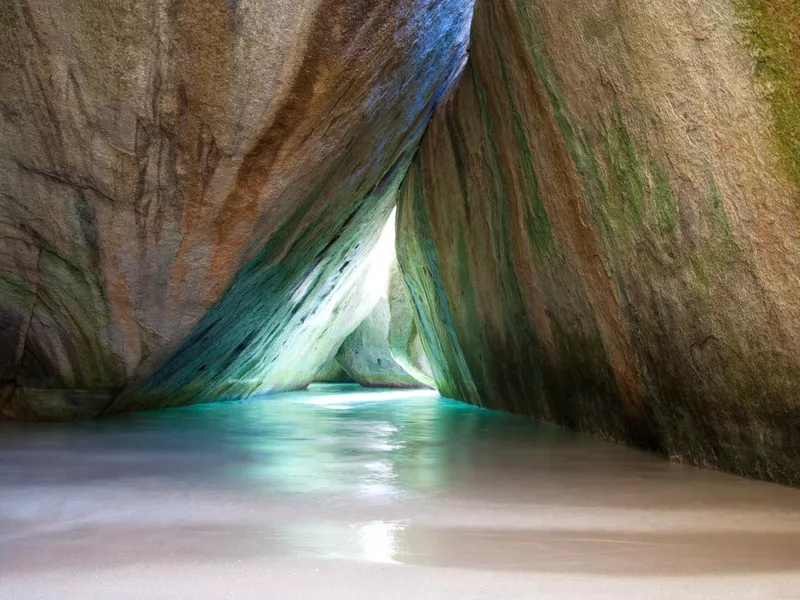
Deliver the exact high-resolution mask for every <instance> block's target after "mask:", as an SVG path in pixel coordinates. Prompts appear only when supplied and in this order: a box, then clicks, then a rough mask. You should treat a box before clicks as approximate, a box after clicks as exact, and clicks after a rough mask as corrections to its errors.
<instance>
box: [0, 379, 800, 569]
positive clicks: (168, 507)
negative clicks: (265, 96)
mask: <svg viewBox="0 0 800 600" xmlns="http://www.w3.org/2000/svg"><path fill="white" fill-rule="evenodd" d="M0 480H1V481H2V484H3V485H2V487H0V575H2V572H3V569H14V570H16V571H19V570H23V571H24V570H34V571H35V570H47V569H52V568H56V567H59V566H60V567H68V566H70V565H71V564H72V562H71V561H73V560H75V556H78V555H80V556H81V557H82V560H88V561H92V562H93V564H94V563H97V564H104V565H117V564H127V562H126V561H131V560H143V561H144V560H148V561H152V560H175V559H176V558H175V557H178V558H179V559H181V560H209V559H210V558H211V557H213V558H214V560H233V559H235V560H249V559H252V558H253V557H260V558H262V559H264V558H270V557H271V558H278V557H297V558H298V559H302V560H305V559H308V558H312V559H320V558H322V559H342V560H347V561H359V562H366V563H376V564H377V563H382V564H394V565H397V564H403V565H429V566H441V567H448V568H450V567H460V568H469V569H485V570H492V571H502V570H522V571H529V572H534V571H541V572H550V573H555V572H564V573H569V572H578V573H590V574H602V573H618V574H625V575H637V576H638V575H651V574H655V573H668V574H689V575H692V574H698V573H717V572H730V573H733V572H736V571H737V570H740V569H743V568H750V569H755V570H757V571H759V572H765V573H766V572H779V571H780V572H788V571H797V570H800V493H798V491H796V490H791V489H788V488H782V487H779V486H774V485H768V484H764V483H760V482H754V481H747V480H744V479H740V478H736V477H731V476H727V475H724V474H720V473H714V472H710V471H703V470H699V469H693V468H690V467H685V466H681V465H676V464H672V463H669V462H666V461H664V460H662V459H660V458H659V457H655V456H651V455H649V454H646V453H642V452H638V451H634V450H631V449H629V448H624V447H620V446H614V445H611V444H606V443H603V442H600V441H597V440H592V439H589V438H584V437H581V436H578V435H575V434H571V433H568V432H564V431H561V430H559V429H556V428H553V427H549V426H546V425H542V424H537V423H534V422H531V421H528V420H525V419H518V418H514V417H511V416H508V415H503V414H499V413H493V412H488V411H484V410H479V409H476V408H473V407H468V406H466V405H463V404H460V403H457V402H453V401H450V400H446V399H442V398H439V397H437V396H435V395H432V394H428V393H424V392H423V393H420V392H402V391H401V392H396V391H375V390H362V389H361V388H357V387H353V386H344V387H342V386H337V387H326V388H319V387H317V388H312V389H310V390H309V391H307V392H303V393H296V394H283V395H278V396H273V397H269V398H257V399H253V400H250V401H247V402H236V403H228V404H217V405H207V406H198V407H191V408H182V409H175V410H170V411H162V412H157V413H147V414H133V415H124V416H119V417H115V418H112V419H108V420H104V421H97V422H91V423H79V424H70V425H47V424H40V425H31V424H10V423H4V424H0Z"/></svg>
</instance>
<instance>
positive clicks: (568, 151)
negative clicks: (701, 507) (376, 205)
mask: <svg viewBox="0 0 800 600" xmlns="http://www.w3.org/2000/svg"><path fill="white" fill-rule="evenodd" d="M798 10H799V9H798V8H797V4H796V3H795V2H793V1H792V0H775V1H774V2H766V1H764V0H733V1H731V0H717V1H713V2H686V1H685V0H662V1H659V2H623V3H620V2H617V1H613V0H565V1H559V2H553V1H549V0H491V1H490V0H478V3H477V5H476V9H475V19H474V23H473V29H472V43H471V52H470V56H471V59H470V65H469V67H468V70H467V71H466V72H465V74H464V76H463V77H462V79H461V80H460V82H459V84H458V85H457V87H456V88H455V90H454V91H453V92H452V93H451V94H450V95H449V97H448V99H447V100H446V102H445V103H444V104H443V105H442V106H441V107H440V109H439V110H438V112H437V114H436V115H435V117H434V119H433V121H432V123H431V125H430V127H429V129H428V131H427V133H426V135H425V138H424V141H423V144H422V147H421V150H420V152H419V154H418V155H417V157H416V158H415V161H414V163H413V166H412V168H411V170H410V172H409V175H408V177H407V179H406V181H405V183H404V187H403V190H402V197H401V201H400V206H399V221H398V236H399V247H400V252H399V258H400V261H401V266H402V268H403V269H404V271H405V274H406V279H407V281H408V282H409V284H410V287H411V291H412V296H413V299H414V303H415V306H416V308H417V310H418V318H419V322H420V327H421V331H422V334H423V343H424V345H425V348H426V350H427V352H428V356H429V358H430V359H431V362H432V366H433V370H434V375H435V378H436V382H437V384H438V386H439V387H440V389H441V390H442V391H443V392H444V393H446V394H448V395H452V396H454V397H456V398H461V399H464V400H468V401H470V402H474V403H476V404H481V405H484V406H487V407H490V408H495V409H505V410H512V411H515V412H520V413H525V414H530V415H534V416H536V417H540V418H543V419H547V420H550V421H555V422H557V423H561V424H564V425H567V426H569V427H573V428H576V429H579V430H582V431H587V432H595V433H599V434H603V435H605V436H608V437H610V438H614V439H619V440H628V441H634V442H637V443H639V444H642V445H644V446H647V447H650V448H654V449H658V450H661V451H663V452H665V453H667V454H669V455H671V456H673V457H675V458H679V459H684V460H688V461H691V462H694V463H697V464H703V465H717V466H721V467H724V468H727V469H731V470H734V471H738V472H741V473H748V474H754V475H759V476H763V477H767V478H773V479H779V480H783V481H797V480H798V477H800V452H799V451H798V449H800V222H799V221H798V219H799V215H800V192H799V187H800V112H799V111H800V108H798V107H800V13H799V12H798Z"/></svg>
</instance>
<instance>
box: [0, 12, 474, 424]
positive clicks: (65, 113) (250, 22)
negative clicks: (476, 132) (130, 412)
mask: <svg viewBox="0 0 800 600" xmlns="http://www.w3.org/2000/svg"><path fill="white" fill-rule="evenodd" d="M471 16H472V2H471V1H466V0H465V1H463V2H452V1H445V0H401V1H396V0H377V1H375V2H368V3H364V2H355V1H352V2H351V1H341V0H298V1H297V2H262V1H259V0H239V1H237V2H206V1H200V2H179V3H175V2H171V1H169V0H155V1H153V2H131V1H129V0H23V1H20V2H14V3H11V5H10V6H8V7H4V8H3V10H2V11H0V52H1V53H2V55H3V56H4V57H5V59H4V61H3V62H2V65H0V140H2V144H0V333H2V334H3V335H2V336H0V381H2V382H3V385H4V386H6V389H19V390H23V391H24V390H42V389H51V390H87V391H88V392H89V395H87V403H88V402H89V400H88V398H89V396H90V395H91V392H92V390H103V391H104V393H105V391H108V390H120V389H124V390H125V393H124V395H123V396H122V397H121V398H119V399H118V400H117V401H116V402H115V403H114V404H113V405H112V406H110V407H106V409H107V410H110V411H117V410H127V409H141V408H156V407H159V406H173V405H178V404H186V403H192V402H204V401H211V400H215V399H218V398H221V397H228V396H230V395H243V394H247V393H249V392H251V391H253V390H255V389H259V390H262V391H269V390H277V389H290V388H295V387H302V386H303V385H305V384H306V383H307V382H308V381H309V380H310V379H312V378H313V376H314V373H315V372H316V370H317V369H318V368H319V366H320V365H321V364H322V362H323V361H324V360H325V358H326V357H327V356H328V355H330V354H331V353H332V352H333V351H334V350H335V349H336V348H337V347H338V345H339V344H340V343H341V341H342V340H343V339H344V337H346V336H347V335H348V334H349V333H350V332H351V331H352V329H353V328H354V327H355V326H356V325H357V324H358V323H359V322H360V321H361V320H362V319H363V318H364V316H366V315H367V314H368V313H369V312H370V311H371V310H372V308H373V306H374V302H375V301H376V299H375V297H374V296H373V295H371V294H369V293H368V292H369V290H364V289H362V282H363V278H364V274H365V273H366V272H367V271H368V270H369V269H370V268H371V266H370V261H371V259H370V256H371V249H372V247H373V246H374V245H375V244H377V243H378V240H379V239H380V235H381V231H382V228H383V226H384V223H385V222H386V219H387V218H388V216H389V213H390V211H391V208H392V205H393V203H394V194H395V193H396V190H397V187H398V184H399V181H400V179H401V177H402V175H403V172H404V170H405V168H406V167H407V165H408V162H409V160H410V157H411V155H412V154H413V152H414V151H415V149H416V146H417V144H418V141H419V138H420V136H421V134H422V131H423V130H424V127H425V125H426V123H427V121H428V118H429V117H430V114H431V112H432V110H433V106H434V105H435V103H436V102H437V100H438V99H439V97H440V96H441V94H442V93H443V92H444V91H445V90H446V89H447V88H448V87H449V86H450V85H451V84H452V81H453V79H454V77H455V76H456V74H457V73H458V72H459V71H460V69H461V67H462V66H463V62H464V59H465V55H466V46H467V39H468V33H469V23H470V20H471ZM409 82H413V85H409ZM362 300H363V301H362ZM36 393H37V394H38V392H36ZM68 395H69V394H66V393H65V394H62V395H61V397H63V398H66V397H67V396H68ZM73 396H74V395H69V398H70V400H69V401H66V400H65V403H64V409H65V411H67V412H69V411H70V410H71V408H72V402H73V401H72V398H73ZM13 397H14V398H15V399H16V400H14V402H12V403H11V404H8V405H7V406H6V407H5V409H3V410H2V411H0V414H2V415H3V416H4V417H11V418H13V417H15V416H18V417H28V416H30V415H35V414H37V411H36V410H34V408H35V407H32V408H31V410H28V409H26V408H25V406H24V398H27V397H29V395H28V394H27V393H16V392H14V394H13ZM58 397H59V394H57V393H54V394H53V395H52V397H51V398H50V399H49V400H48V401H47V402H48V406H52V407H53V411H54V414H55V413H57V412H58V411H57V410H55V408H56V406H55V405H57V404H58V402H57V400H56V399H57V398H58ZM4 398H5V396H4ZM96 404H97V403H96V402H94V400H92V402H91V405H92V407H93V409H92V410H93V411H95V412H96V411H97V406H96ZM79 412H80V411H79ZM88 412H91V411H88ZM65 414H66V413H65ZM81 414H84V413H81Z"/></svg>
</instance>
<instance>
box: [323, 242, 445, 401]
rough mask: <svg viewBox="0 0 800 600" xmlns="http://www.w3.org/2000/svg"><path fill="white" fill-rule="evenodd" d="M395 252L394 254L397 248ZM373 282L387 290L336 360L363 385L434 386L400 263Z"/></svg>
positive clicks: (394, 263)
mask: <svg viewBox="0 0 800 600" xmlns="http://www.w3.org/2000/svg"><path fill="white" fill-rule="evenodd" d="M392 240H393V241H394V238H392ZM391 255H392V258H394V249H393V248H392V253H391ZM369 285H370V286H375V287H376V288H378V289H381V288H382V289H383V290H384V293H383V295H382V296H381V298H380V300H379V301H378V303H377V304H376V305H375V308H374V309H373V310H372V312H371V313H370V314H369V315H368V316H367V318H366V319H364V320H363V321H362V322H361V324H360V325H359V326H358V327H356V329H355V331H353V333H351V334H350V335H349V336H348V337H347V339H345V341H344V342H343V343H342V346H341V347H340V348H339V350H338V352H337V353H336V362H338V363H339V364H340V365H341V366H342V368H343V369H344V370H345V371H346V372H347V374H348V375H350V377H352V378H353V379H354V380H355V381H357V382H358V383H360V384H361V385H363V386H369V387H411V388H416V387H423V386H426V385H427V386H432V385H433V379H432V378H431V375H430V366H429V365H428V361H427V358H426V356H425V354H424V351H423V350H422V345H421V340H420V338H419V334H418V333H417V328H416V321H415V319H414V311H413V307H412V305H411V302H410V300H409V297H408V293H407V292H406V286H405V283H404V282H403V279H402V275H401V274H400V269H399V268H398V266H397V263H396V262H394V261H393V262H392V265H391V267H390V269H387V270H386V272H385V273H384V276H383V278H382V280H378V278H376V279H375V280H373V281H370V282H369Z"/></svg>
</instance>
